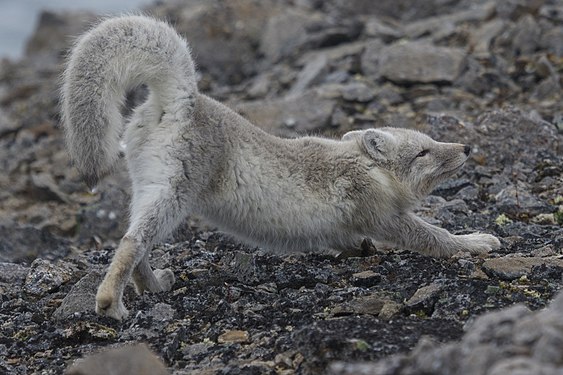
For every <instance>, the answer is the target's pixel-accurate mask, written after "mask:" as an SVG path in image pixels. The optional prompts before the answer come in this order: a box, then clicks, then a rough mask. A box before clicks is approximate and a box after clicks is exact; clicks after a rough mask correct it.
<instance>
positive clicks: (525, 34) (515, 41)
mask: <svg viewBox="0 0 563 375" xmlns="http://www.w3.org/2000/svg"><path fill="white" fill-rule="evenodd" d="M540 34H541V30H540V27H539V25H538V24H537V22H536V20H535V19H534V17H532V16H531V15H530V14H527V15H525V16H524V17H522V18H521V19H520V20H519V21H518V23H517V24H516V26H515V33H514V36H513V38H512V50H513V54H514V55H515V56H520V55H529V54H532V53H533V52H535V51H536V49H537V47H538V44H539V42H540Z"/></svg>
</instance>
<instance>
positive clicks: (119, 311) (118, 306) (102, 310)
mask: <svg viewBox="0 0 563 375" xmlns="http://www.w3.org/2000/svg"><path fill="white" fill-rule="evenodd" d="M96 313H97V314H98V315H103V316H109V317H110V318H113V319H117V320H123V319H125V318H127V315H129V311H127V309H126V308H125V305H124V304H123V301H122V300H121V298H118V297H117V296H116V295H115V294H114V293H111V292H109V293H108V292H107V291H104V290H103V289H101V288H100V289H98V293H97V294H96Z"/></svg>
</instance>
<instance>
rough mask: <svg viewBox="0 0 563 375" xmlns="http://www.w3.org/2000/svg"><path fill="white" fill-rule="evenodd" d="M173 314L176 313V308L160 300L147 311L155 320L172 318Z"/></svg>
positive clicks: (160, 320)
mask: <svg viewBox="0 0 563 375" xmlns="http://www.w3.org/2000/svg"><path fill="white" fill-rule="evenodd" d="M174 314H176V310H175V309H174V308H172V306H170V305H169V304H167V303H162V302H159V303H157V304H155V305H154V306H153V308H152V309H151V310H150V311H149V312H148V315H149V316H152V317H153V319H154V320H155V321H157V322H165V321H169V320H172V319H173V318H174Z"/></svg>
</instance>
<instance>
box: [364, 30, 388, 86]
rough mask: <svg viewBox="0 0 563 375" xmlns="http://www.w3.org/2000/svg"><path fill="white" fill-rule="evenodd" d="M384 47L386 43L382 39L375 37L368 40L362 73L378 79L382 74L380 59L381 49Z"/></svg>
mask: <svg viewBox="0 0 563 375" xmlns="http://www.w3.org/2000/svg"><path fill="white" fill-rule="evenodd" d="M383 47H384V44H383V41H381V39H373V40H371V41H369V42H368V44H367V45H366V47H365V50H364V53H363V54H362V58H361V69H362V73H363V74H364V75H365V76H367V77H370V78H371V79H373V80H376V79H378V78H379V77H380V76H381V74H380V64H379V59H380V57H381V51H382V49H383Z"/></svg>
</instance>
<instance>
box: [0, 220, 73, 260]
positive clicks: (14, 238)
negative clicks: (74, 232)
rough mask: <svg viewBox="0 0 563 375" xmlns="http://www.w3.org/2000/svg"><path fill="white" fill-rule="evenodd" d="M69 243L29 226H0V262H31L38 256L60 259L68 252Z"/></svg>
mask: <svg viewBox="0 0 563 375" xmlns="http://www.w3.org/2000/svg"><path fill="white" fill-rule="evenodd" d="M69 245H70V243H69V241H68V240H66V239H63V238H60V237H58V236H55V235H54V234H52V233H51V232H50V231H48V230H46V229H41V230H40V229H37V228H34V227H31V226H24V227H20V226H16V227H12V226H10V227H8V226H3V225H0V261H2V262H14V263H19V262H31V261H33V260H34V259H35V258H37V257H38V256H41V257H43V258H49V259H57V258H62V257H64V256H65V255H67V254H68V252H69Z"/></svg>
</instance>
